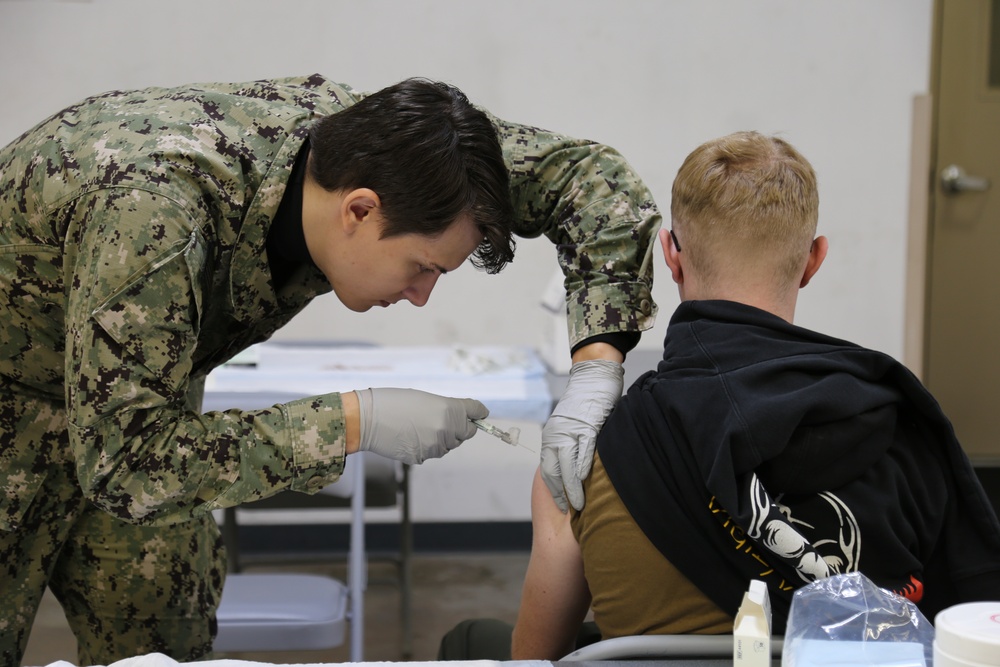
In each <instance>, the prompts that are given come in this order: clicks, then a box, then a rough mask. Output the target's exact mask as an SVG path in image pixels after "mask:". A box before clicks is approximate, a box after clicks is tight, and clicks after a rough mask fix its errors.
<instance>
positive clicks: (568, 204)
mask: <svg viewBox="0 0 1000 667" xmlns="http://www.w3.org/2000/svg"><path fill="white" fill-rule="evenodd" d="M494 122H495V123H496V125H497V128H498V130H499V133H500V141H501V145H502V147H503V152H504V159H505V160H506V161H507V163H508V166H509V168H510V177H511V194H512V197H513V202H514V211H515V215H516V216H517V230H516V231H517V233H518V235H520V236H526V237H534V236H538V235H540V234H545V235H546V236H547V237H548V238H549V239H550V240H551V241H552V242H553V243H555V244H556V249H557V253H558V259H559V264H560V266H561V267H562V270H563V273H564V275H565V286H566V309H567V315H568V320H569V338H570V347H572V346H574V345H576V344H577V343H579V342H580V341H582V340H584V339H586V338H589V337H591V336H594V335H597V334H602V333H611V332H618V331H644V330H646V329H648V328H650V327H651V326H652V325H653V320H654V317H655V314H656V305H655V304H654V303H653V297H652V287H653V264H652V250H653V246H654V243H653V241H654V240H655V237H656V232H657V230H658V229H659V227H660V222H661V218H660V212H659V210H658V209H657V206H656V203H655V202H654V201H653V196H652V194H651V193H650V191H649V189H648V188H647V187H646V185H645V184H644V183H643V182H642V180H641V179H640V178H639V176H638V175H637V174H636V173H635V172H634V171H633V170H632V168H631V167H630V166H629V165H628V163H627V162H626V161H625V159H624V158H623V157H622V156H621V155H620V154H619V153H618V152H617V151H615V150H614V149H612V148H610V147H608V146H604V145H601V144H597V143H594V142H590V141H584V140H578V139H572V138H569V137H563V136H559V135H556V134H553V133H551V132H547V131H545V130H540V129H537V128H533V127H528V126H524V125H517V124H513V123H509V122H506V121H502V120H499V119H496V118H494Z"/></svg>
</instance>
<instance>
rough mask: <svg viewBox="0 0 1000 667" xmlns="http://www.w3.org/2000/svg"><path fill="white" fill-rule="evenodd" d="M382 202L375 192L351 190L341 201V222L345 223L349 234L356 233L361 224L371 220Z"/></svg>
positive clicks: (359, 189) (365, 189)
mask: <svg viewBox="0 0 1000 667" xmlns="http://www.w3.org/2000/svg"><path fill="white" fill-rule="evenodd" d="M381 204H382V202H381V200H380V199H379V196H378V195H377V194H376V193H375V191H374V190H370V189H369V188H356V189H354V190H350V191H348V192H347V194H345V195H344V198H343V199H342V200H341V204H340V205H341V220H343V221H344V227H345V230H346V231H347V232H348V233H351V232H353V231H355V230H356V229H357V228H358V227H359V226H360V225H361V223H363V222H365V221H366V220H370V219H371V213H372V212H373V211H375V210H376V209H378V207H379V206H381Z"/></svg>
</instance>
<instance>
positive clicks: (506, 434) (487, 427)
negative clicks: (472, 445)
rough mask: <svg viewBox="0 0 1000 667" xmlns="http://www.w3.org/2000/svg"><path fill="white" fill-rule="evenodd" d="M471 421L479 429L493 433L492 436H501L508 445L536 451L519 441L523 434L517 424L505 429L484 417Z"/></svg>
mask: <svg viewBox="0 0 1000 667" xmlns="http://www.w3.org/2000/svg"><path fill="white" fill-rule="evenodd" d="M470 421H471V422H472V423H473V424H475V425H476V428H478V429H479V430H481V431H486V432H487V433H489V434H490V435H492V436H494V437H496V438H500V439H501V440H503V441H504V442H506V443H507V444H508V445H518V446H521V447H524V448H525V449H527V450H528V451H529V452H534V450H533V449H531V448H530V447H527V446H526V445H522V444H521V443H520V442H518V441H517V440H518V438H519V437H520V435H521V429H519V428H518V427H516V426H512V427H510V429H508V430H506V431H505V430H503V429H502V428H499V427H497V426H494V425H493V424H491V423H489V422H488V421H486V420H484V419H471V420H470Z"/></svg>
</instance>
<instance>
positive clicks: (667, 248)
mask: <svg viewBox="0 0 1000 667" xmlns="http://www.w3.org/2000/svg"><path fill="white" fill-rule="evenodd" d="M659 236H660V247H662V248H663V259H664V260H665V261H666V262H667V268H669V269H670V276H671V277H672V278H673V279H674V282H675V283H677V284H678V285H683V284H684V269H683V268H681V258H680V254H681V253H680V251H679V250H678V249H677V246H676V245H675V244H674V240H673V238H671V236H670V230H668V229H661V230H660V233H659Z"/></svg>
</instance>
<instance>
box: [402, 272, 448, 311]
mask: <svg viewBox="0 0 1000 667" xmlns="http://www.w3.org/2000/svg"><path fill="white" fill-rule="evenodd" d="M440 275H441V274H439V273H438V272H436V271H434V272H429V273H422V274H420V275H419V276H418V277H417V279H416V280H414V281H413V284H412V285H410V286H409V287H407V288H406V289H405V290H403V296H404V297H405V298H406V300H407V301H409V302H410V303H412V304H413V305H414V306H416V307H417V308H420V307H422V306H423V305H424V304H425V303H427V300H428V299H430V298H431V292H432V291H433V290H434V285H435V284H437V279H438V277H440Z"/></svg>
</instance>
